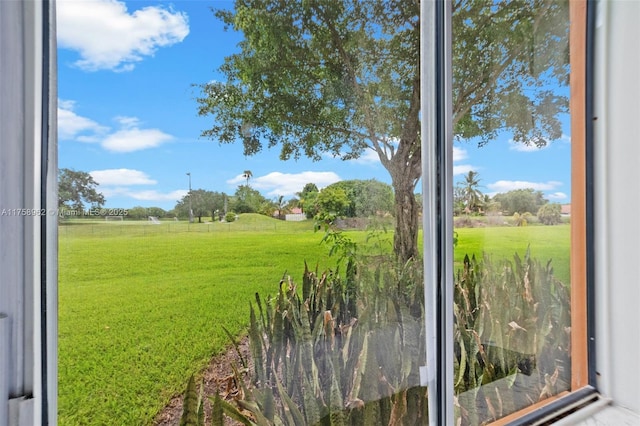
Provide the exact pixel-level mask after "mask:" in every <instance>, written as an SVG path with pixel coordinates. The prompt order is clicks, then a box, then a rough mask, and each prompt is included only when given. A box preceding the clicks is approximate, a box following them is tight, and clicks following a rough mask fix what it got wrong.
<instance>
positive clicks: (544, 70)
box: [452, 0, 571, 425]
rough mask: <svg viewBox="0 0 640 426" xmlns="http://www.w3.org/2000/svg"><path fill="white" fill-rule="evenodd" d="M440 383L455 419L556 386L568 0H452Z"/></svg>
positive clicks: (565, 180)
mask: <svg viewBox="0 0 640 426" xmlns="http://www.w3.org/2000/svg"><path fill="white" fill-rule="evenodd" d="M452 33H453V52H452V69H453V124H454V134H455V139H454V148H453V149H454V152H453V158H454V165H453V173H454V194H453V197H454V199H453V201H454V228H455V234H454V244H455V249H454V250H455V256H454V257H455V259H454V270H455V293H454V314H455V324H454V353H455V359H454V386H455V394H456V401H457V402H456V407H455V414H456V417H457V419H458V421H460V422H461V424H463V425H477V424H484V423H487V422H490V421H493V420H496V419H499V418H501V417H504V416H506V415H508V414H510V413H513V412H515V411H517V410H519V409H522V408H524V407H527V406H529V405H532V404H534V403H536V402H538V401H541V400H544V399H547V398H549V397H551V396H554V395H557V394H558V393H560V392H563V391H566V390H568V389H569V387H570V382H571V365H570V363H571V358H570V350H571V348H570V344H569V342H570V332H571V321H570V274H569V265H570V225H569V223H570V220H571V204H570V195H571V175H570V172H571V135H570V123H569V108H568V106H569V86H568V83H569V18H568V2H559V1H536V0H532V1H515V2H501V1H487V0H478V1H473V0H470V1H455V2H454V3H453V23H452Z"/></svg>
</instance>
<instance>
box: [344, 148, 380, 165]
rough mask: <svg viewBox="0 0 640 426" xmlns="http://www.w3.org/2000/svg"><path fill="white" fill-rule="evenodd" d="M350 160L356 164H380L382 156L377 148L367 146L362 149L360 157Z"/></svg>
mask: <svg viewBox="0 0 640 426" xmlns="http://www.w3.org/2000/svg"><path fill="white" fill-rule="evenodd" d="M349 161H351V162H353V163H356V164H380V157H378V153H377V152H376V151H375V150H373V149H370V148H367V149H365V150H364V151H362V154H360V156H359V157H358V158H354V159H353V160H349Z"/></svg>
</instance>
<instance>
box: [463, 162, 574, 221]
mask: <svg viewBox="0 0 640 426" xmlns="http://www.w3.org/2000/svg"><path fill="white" fill-rule="evenodd" d="M479 187H480V179H479V178H478V173H477V172H475V171H470V172H469V173H467V175H465V177H464V181H463V182H460V183H458V184H457V185H456V187H455V188H454V191H453V192H454V193H453V204H454V208H453V210H454V215H456V216H460V215H484V214H487V213H500V214H502V215H503V216H513V217H514V220H515V223H516V224H518V225H524V224H526V223H527V220H526V218H527V217H530V216H534V215H535V216H537V218H538V221H539V222H540V223H543V224H545V225H556V224H559V223H560V222H561V221H562V216H561V210H562V209H561V206H560V204H558V203H550V202H549V200H547V199H546V198H544V194H543V193H542V191H536V190H535V189H533V188H524V189H514V190H512V191H508V192H504V193H499V194H495V195H494V196H493V197H490V196H488V195H485V194H483V193H482V192H481V191H480V190H479Z"/></svg>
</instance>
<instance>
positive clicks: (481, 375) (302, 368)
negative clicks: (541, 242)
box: [210, 230, 569, 425]
mask: <svg viewBox="0 0 640 426" xmlns="http://www.w3.org/2000/svg"><path fill="white" fill-rule="evenodd" d="M372 239H373V240H374V241H377V244H380V245H385V241H386V239H385V238H380V236H379V235H372ZM324 241H326V242H328V243H329V244H330V246H331V249H330V251H331V253H332V254H334V255H338V266H337V267H336V268H335V270H327V271H324V272H319V269H318V268H317V267H316V268H315V269H311V268H309V267H308V266H307V265H306V264H305V271H304V274H303V277H302V283H301V286H300V285H299V284H296V282H295V281H294V280H293V279H292V278H290V277H288V276H285V277H284V278H283V279H282V280H281V281H280V282H279V284H278V287H277V291H276V294H275V295H272V296H268V297H266V298H263V297H261V296H260V295H259V294H256V295H255V300H254V302H253V303H252V304H251V308H250V321H249V340H250V353H251V357H252V362H247V360H243V361H242V365H241V366H234V368H235V371H236V382H237V384H238V387H239V388H240V389H239V392H234V393H233V395H235V396H234V397H233V398H232V399H231V400H225V399H224V398H222V397H221V396H220V395H215V397H211V398H210V399H211V400H212V401H213V406H214V411H215V412H216V413H217V414H216V415H215V416H213V418H212V419H210V420H211V424H213V425H222V424H223V423H222V422H223V416H222V412H224V413H226V414H227V415H228V416H230V417H232V418H234V419H235V420H236V421H239V422H241V423H243V424H246V425H253V424H257V425H276V424H277V425H281V424H282V425H374V424H375V425H421V424H427V423H428V412H427V389H426V388H425V387H422V386H421V385H420V377H419V368H420V366H421V365H424V363H425V354H426V351H425V335H424V289H423V274H422V265H421V264H419V263H418V262H409V263H407V264H405V265H398V264H396V263H395V262H394V260H393V256H392V255H389V254H388V253H386V254H385V252H384V250H381V251H379V252H378V251H376V250H375V249H374V250H368V251H361V250H360V249H359V246H358V245H356V244H355V243H354V242H353V241H351V240H350V239H349V238H348V237H346V236H345V234H343V233H341V232H340V231H335V230H329V232H327V233H326V234H325V238H324ZM342 270H344V273H341V271H342ZM454 298H455V306H454V314H455V324H454V336H452V337H453V338H454V341H455V345H454V349H455V360H454V370H455V371H454V373H455V392H456V401H457V402H456V414H457V417H458V421H459V423H460V424H463V425H476V424H484V423H487V422H490V421H492V420H494V419H497V418H499V417H503V416H504V415H506V414H508V413H510V412H513V411H515V410H517V409H519V408H522V407H523V406H525V405H529V404H531V403H533V402H536V401H538V400H540V399H544V398H546V397H548V396H551V395H553V394H555V393H557V392H558V391H560V390H562V389H565V388H566V386H567V380H568V374H569V348H568V344H569V343H568V342H569V338H568V329H567V328H566V326H567V325H568V324H569V322H568V320H569V297H568V290H567V288H566V287H565V285H564V284H562V283H561V282H560V281H558V280H557V279H556V278H554V275H553V269H552V268H551V262H548V263H546V264H541V263H539V262H537V261H535V260H533V259H532V258H531V257H530V256H529V252H528V251H527V253H526V254H525V256H524V259H522V258H520V257H519V256H518V255H515V256H514V258H513V261H507V260H503V261H492V259H491V258H490V257H489V256H485V257H484V258H483V259H482V260H477V259H476V257H475V256H472V257H469V256H465V258H464V262H463V266H462V268H461V269H460V270H459V271H458V273H457V275H456V277H455V296H454ZM215 407H218V409H217V410H216V409H215Z"/></svg>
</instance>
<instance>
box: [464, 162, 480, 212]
mask: <svg viewBox="0 0 640 426" xmlns="http://www.w3.org/2000/svg"><path fill="white" fill-rule="evenodd" d="M478 186H480V179H478V172H475V171H473V170H470V171H469V173H467V175H466V176H465V177H464V186H463V188H462V192H463V194H464V201H465V209H466V210H467V212H471V211H473V210H475V209H476V208H478V207H480V206H481V205H482V199H483V195H482V192H480V190H478Z"/></svg>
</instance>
